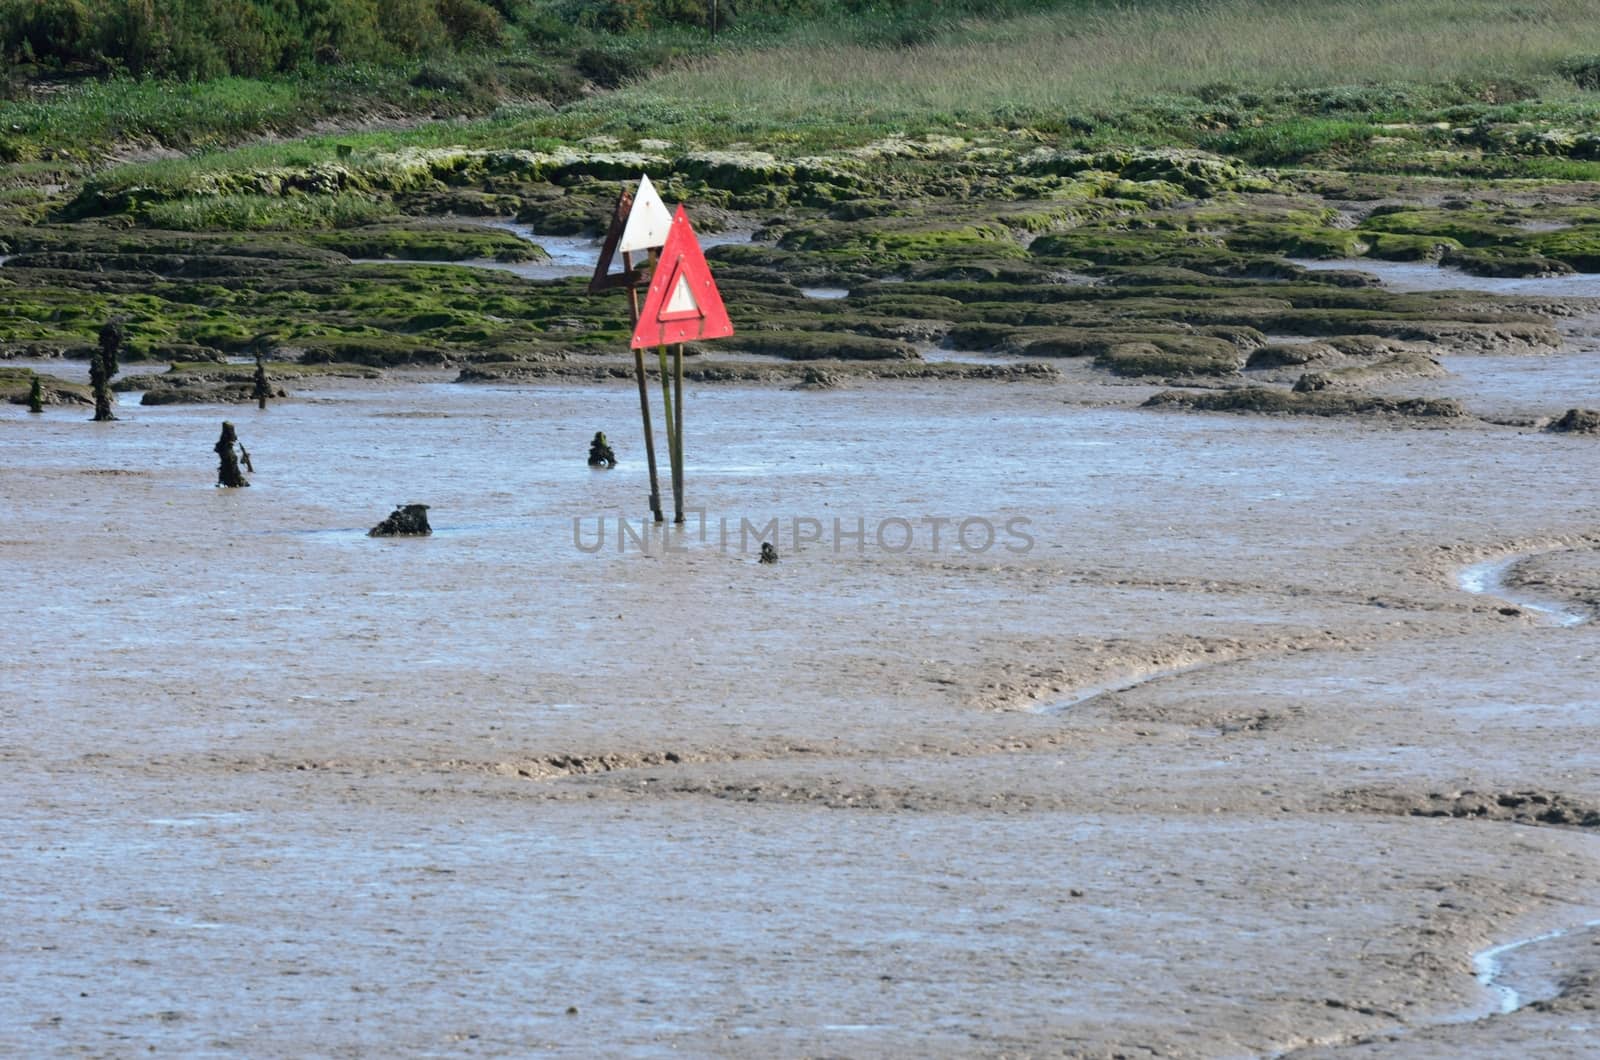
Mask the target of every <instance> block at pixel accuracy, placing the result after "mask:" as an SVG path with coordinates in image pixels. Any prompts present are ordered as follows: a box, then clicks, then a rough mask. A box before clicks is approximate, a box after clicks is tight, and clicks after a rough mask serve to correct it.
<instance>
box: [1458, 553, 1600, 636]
mask: <svg viewBox="0 0 1600 1060" xmlns="http://www.w3.org/2000/svg"><path fill="white" fill-rule="evenodd" d="M1527 555H1528V554H1522V555H1513V556H1502V557H1499V558H1496V559H1486V560H1483V561H1482V562H1479V563H1473V564H1471V565H1470V566H1467V567H1464V568H1462V570H1461V572H1460V574H1459V575H1457V580H1458V581H1459V582H1460V584H1461V588H1463V589H1465V590H1466V591H1467V592H1469V593H1477V594H1480V595H1484V596H1493V597H1495V598H1497V599H1500V600H1504V601H1506V602H1507V603H1511V604H1515V605H1516V606H1518V607H1520V608H1522V609H1523V610H1525V611H1531V612H1532V613H1533V614H1535V615H1537V616H1539V617H1540V618H1542V619H1544V620H1545V621H1548V622H1551V623H1553V624H1555V625H1557V626H1579V625H1582V624H1583V623H1585V622H1587V621H1589V615H1588V614H1587V613H1585V612H1583V611H1577V610H1574V609H1573V608H1571V607H1570V606H1568V605H1566V604H1562V603H1560V602H1557V601H1554V600H1548V599H1544V598H1541V597H1537V596H1534V595H1533V594H1531V593H1529V592H1528V591H1527V590H1526V589H1519V588H1515V587H1512V586H1508V585H1506V583H1505V576H1506V573H1507V572H1508V571H1510V569H1511V568H1512V567H1514V566H1516V565H1517V564H1518V563H1520V562H1521V561H1522V560H1524V559H1526V558H1527Z"/></svg>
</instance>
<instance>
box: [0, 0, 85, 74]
mask: <svg viewBox="0 0 1600 1060" xmlns="http://www.w3.org/2000/svg"><path fill="white" fill-rule="evenodd" d="M90 28H91V23H90V19H89V10H88V8H86V7H84V5H83V3H82V2H81V0H17V2H13V3H9V4H6V5H5V6H4V7H0V51H3V52H4V53H5V54H6V55H8V56H10V57H12V58H13V60H14V61H19V60H20V61H28V60H33V59H39V60H50V61H54V62H55V63H57V64H61V63H66V62H73V61H77V60H81V59H85V58H87V57H88V56H89V54H90V52H91V50H92V49H91V47H90V45H91V43H92V42H91V40H90V35H89V31H90Z"/></svg>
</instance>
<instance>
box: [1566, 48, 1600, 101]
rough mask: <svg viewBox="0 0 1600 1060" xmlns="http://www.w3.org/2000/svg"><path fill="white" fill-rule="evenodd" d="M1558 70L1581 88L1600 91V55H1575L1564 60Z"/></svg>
mask: <svg viewBox="0 0 1600 1060" xmlns="http://www.w3.org/2000/svg"><path fill="white" fill-rule="evenodd" d="M1556 72H1557V73H1559V74H1560V75H1561V76H1562V77H1565V78H1566V79H1567V80H1569V81H1571V82H1572V83H1573V84H1575V85H1577V86H1578V87H1579V88H1585V89H1588V90H1589V91H1591V92H1595V91H1600V55H1574V56H1573V57H1572V58H1570V59H1564V60H1562V61H1561V63H1560V64H1558V65H1557V66H1556Z"/></svg>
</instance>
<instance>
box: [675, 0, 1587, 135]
mask: <svg viewBox="0 0 1600 1060" xmlns="http://www.w3.org/2000/svg"><path fill="white" fill-rule="evenodd" d="M1596 51H1600V20H1597V19H1595V17H1594V6H1593V4H1592V3H1590V2H1587V0H1549V2H1545V3H1541V4H1539V5H1537V6H1533V5H1519V4H1508V3H1503V2H1500V0H1390V2H1376V0H1320V2H1306V3H1299V4H1293V5H1290V4H1282V3H1277V2H1274V0H1222V2H1219V3H1208V4H1199V3H1178V4H1149V5H1137V6H1134V5H1126V4H1109V3H1088V4H1082V5H1075V6H1074V7H1071V8H1066V9H1061V10H1055V11H1050V12H1047V13H1044V14H1039V15H1034V16H1029V17H1022V18H1015V19H1008V20H1004V21H996V22H965V23H962V24H961V25H960V26H959V27H956V28H952V29H950V30H948V31H946V32H945V33H943V34H941V35H940V36H939V37H938V38H937V39H935V40H934V41H932V42H930V43H928V44H926V45H924V46H921V47H916V48H910V49H893V50H891V49H883V48H873V47H864V46H861V45H854V44H838V43H826V42H822V43H818V44H816V45H814V46H804V45H801V46H796V45H793V44H791V45H790V46H788V47H785V48H782V49H777V50H770V51H768V50H762V51H752V52H741V53H732V54H723V55H717V56H713V57H712V58H710V59H707V60H705V61H702V62H699V63H694V64H691V65H688V66H685V67H683V68H681V69H678V70H675V71H672V72H669V73H666V74H663V75H661V76H659V77H656V78H653V79H652V80H651V81H650V82H649V83H648V86H647V87H646V93H647V94H648V95H649V96H650V97H653V98H657V99H661V100H665V101H671V102H678V103H687V102H691V101H693V102H695V103H696V104H698V105H700V106H705V107H712V108H715V107H725V108H730V109H735V110H743V109H748V110H754V111H759V112H764V113H768V114H771V115H774V116H775V117H779V119H780V120H784V119H787V118H790V117H794V116H802V115H811V114H816V113H818V112H819V111H823V112H828V113H834V114H839V113H851V114H856V115H861V116H864V117H865V118H866V119H867V120H873V119H874V118H881V117H890V118H897V119H898V118H905V117H913V116H921V117H924V118H926V117H929V116H935V115H950V116H953V117H956V118H958V119H959V118H963V117H965V118H974V119H981V118H983V117H984V116H988V115H996V114H1005V113H1009V112H1016V113H1024V114H1026V113H1032V114H1041V115H1043V114H1049V113H1051V112H1059V111H1060V110H1061V109H1062V108H1074V107H1084V106H1095V105H1103V104H1106V103H1110V102H1113V101H1118V100H1127V99H1131V98H1146V97H1151V96H1158V95H1163V94H1172V93H1193V92H1195V91H1196V90H1199V89H1201V88H1202V87H1205V86H1225V87H1228V88H1237V89H1244V90H1248V89H1257V90H1280V89H1283V88H1296V87H1298V88H1307V87H1314V86H1321V85H1342V84H1364V83H1377V82H1420V83H1446V82H1451V81H1463V80H1469V81H1478V82H1481V81H1484V80H1486V79H1494V78H1502V79H1519V78H1520V79H1551V78H1554V77H1556V76H1557V67H1558V65H1559V64H1560V63H1561V62H1562V61H1563V60H1565V59H1567V58H1569V57H1570V56H1572V55H1574V54H1576V53H1583V52H1596Z"/></svg>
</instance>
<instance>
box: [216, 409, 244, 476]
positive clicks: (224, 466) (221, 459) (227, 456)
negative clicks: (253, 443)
mask: <svg viewBox="0 0 1600 1060" xmlns="http://www.w3.org/2000/svg"><path fill="white" fill-rule="evenodd" d="M238 444H239V436H238V435H237V434H235V433H234V430H233V424H231V423H229V422H228V421H227V420H223V421H222V437H221V438H218V439H217V444H216V445H215V446H214V447H213V448H214V449H215V450H216V453H217V461H218V463H217V485H219V486H226V487H227V488H228V489H238V488H239V487H240V486H248V485H250V483H249V482H247V481H245V477H244V472H242V471H240V470H239V457H238V456H237V455H236V454H235V453H234V451H233V447H234V446H236V445H238ZM239 447H240V448H241V449H242V448H244V447H243V446H239Z"/></svg>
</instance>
